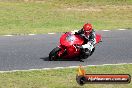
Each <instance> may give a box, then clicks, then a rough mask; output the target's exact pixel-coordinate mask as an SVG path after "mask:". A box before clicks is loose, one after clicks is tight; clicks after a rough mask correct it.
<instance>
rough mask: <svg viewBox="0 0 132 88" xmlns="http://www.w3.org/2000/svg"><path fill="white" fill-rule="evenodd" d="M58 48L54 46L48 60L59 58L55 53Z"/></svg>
mask: <svg viewBox="0 0 132 88" xmlns="http://www.w3.org/2000/svg"><path fill="white" fill-rule="evenodd" d="M59 50H60V48H59V47H56V48H54V49H53V50H52V51H51V52H50V53H49V60H50V61H56V60H57V59H58V58H59V56H58V54H57V53H58V51H59Z"/></svg>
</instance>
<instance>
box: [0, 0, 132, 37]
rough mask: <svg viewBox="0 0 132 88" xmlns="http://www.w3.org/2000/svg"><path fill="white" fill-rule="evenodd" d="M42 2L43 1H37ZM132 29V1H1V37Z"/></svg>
mask: <svg viewBox="0 0 132 88" xmlns="http://www.w3.org/2000/svg"><path fill="white" fill-rule="evenodd" d="M36 1H41V2H36ZM86 22H90V23H92V24H93V26H94V28H95V29H96V30H102V29H110V30H111V29H117V28H129V29H132V0H32V2H31V0H29V2H23V0H1V2H0V34H1V35H3V34H28V33H37V34H43V33H47V32H65V31H71V30H74V29H80V28H81V27H82V26H83V24H84V23H86Z"/></svg>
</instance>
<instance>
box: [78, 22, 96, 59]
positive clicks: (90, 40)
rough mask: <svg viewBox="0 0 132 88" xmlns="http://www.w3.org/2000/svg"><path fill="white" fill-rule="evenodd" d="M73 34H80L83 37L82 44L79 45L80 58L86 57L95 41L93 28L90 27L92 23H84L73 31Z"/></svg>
mask: <svg viewBox="0 0 132 88" xmlns="http://www.w3.org/2000/svg"><path fill="white" fill-rule="evenodd" d="M75 35H80V36H81V37H82V38H83V39H84V44H83V45H82V46H80V49H81V58H86V57H87V56H89V55H90V54H91V52H92V51H93V50H94V49H95V48H94V45H95V43H96V38H95V36H96V35H95V31H94V29H93V28H92V24H90V23H86V24H84V25H83V28H82V29H80V30H79V31H78V32H75Z"/></svg>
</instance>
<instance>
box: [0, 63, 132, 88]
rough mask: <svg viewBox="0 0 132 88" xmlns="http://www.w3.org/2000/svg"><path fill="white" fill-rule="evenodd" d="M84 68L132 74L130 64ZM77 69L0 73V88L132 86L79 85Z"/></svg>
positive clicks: (114, 87)
mask: <svg viewBox="0 0 132 88" xmlns="http://www.w3.org/2000/svg"><path fill="white" fill-rule="evenodd" d="M84 69H85V70H86V72H87V73H90V74H91V73H93V74H96V73H97V74H130V75H132V64H125V65H108V66H89V67H86V68H84ZM77 70H78V69H77V68H72V69H71V68H67V69H58V70H40V71H39V70H36V71H25V72H24V71H18V72H11V73H10V72H7V73H0V88H88V87H89V88H132V83H130V84H86V85H84V86H82V87H81V86H79V85H78V84H77V83H76V80H75V77H76V74H77Z"/></svg>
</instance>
